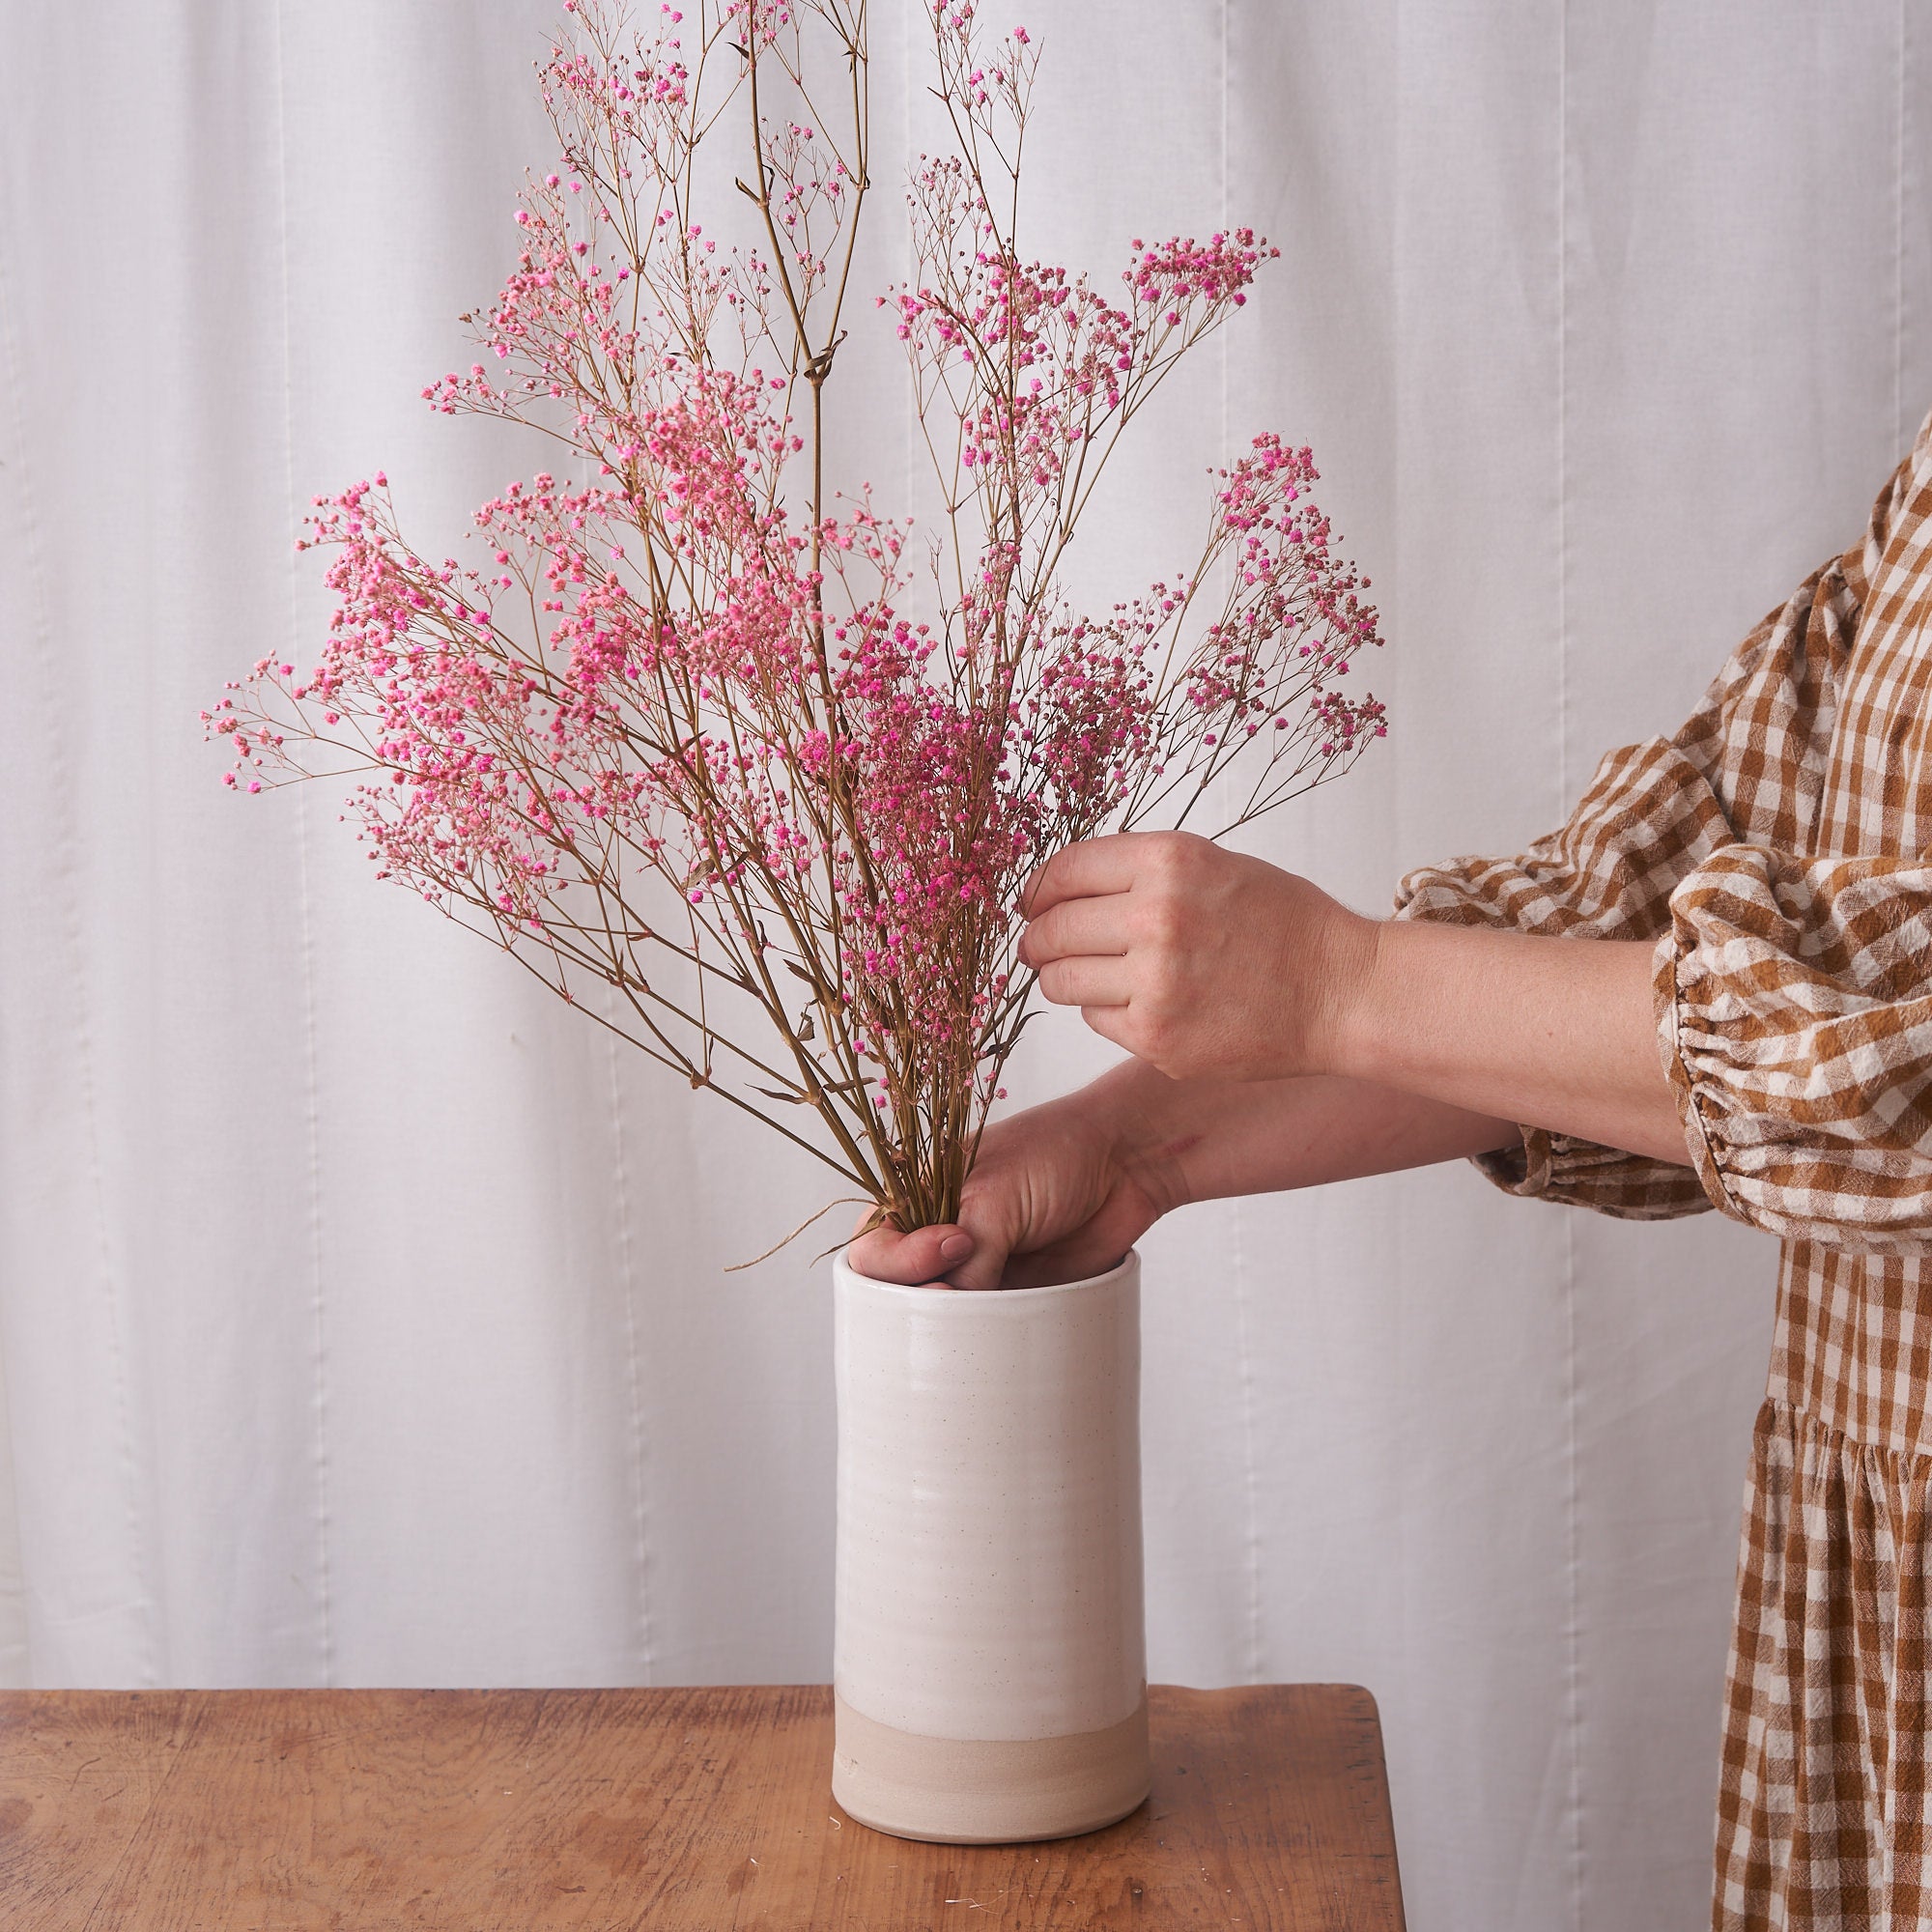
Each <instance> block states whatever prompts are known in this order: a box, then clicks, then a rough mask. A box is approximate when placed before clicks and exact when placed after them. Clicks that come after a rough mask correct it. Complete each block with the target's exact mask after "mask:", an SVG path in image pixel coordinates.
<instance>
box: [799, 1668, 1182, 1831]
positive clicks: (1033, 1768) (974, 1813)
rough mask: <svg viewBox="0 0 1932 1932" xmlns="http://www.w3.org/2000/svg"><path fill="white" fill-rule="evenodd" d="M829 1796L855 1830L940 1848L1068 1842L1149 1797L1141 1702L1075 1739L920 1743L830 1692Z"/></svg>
mask: <svg viewBox="0 0 1932 1932" xmlns="http://www.w3.org/2000/svg"><path fill="white" fill-rule="evenodd" d="M833 1711H834V1722H835V1724H836V1726H837V1739H836V1742H835V1744H834V1746H833V1759H832V1795H833V1797H835V1798H836V1799H838V1802H839V1804H842V1805H843V1806H844V1807H845V1809H846V1811H847V1812H848V1813H849V1814H850V1815H851V1816H852V1817H854V1818H856V1819H858V1821H859V1822H860V1824H862V1825H869V1826H871V1827H872V1829H873V1830H874V1831H876V1832H890V1833H893V1835H894V1836H895V1837H899V1838H924V1839H926V1840H927V1841H929V1842H930V1843H933V1844H939V1845H1013V1844H1023V1843H1025V1842H1027V1841H1028V1840H1030V1839H1035V1838H1070V1837H1073V1836H1074V1835H1076V1834H1077V1833H1081V1832H1097V1831H1099V1830H1100V1828H1101V1827H1102V1826H1103V1825H1112V1824H1116V1823H1118V1822H1119V1821H1120V1820H1121V1819H1122V1818H1124V1817H1125V1816H1126V1815H1127V1813H1128V1812H1129V1811H1131V1810H1133V1809H1134V1807H1135V1806H1136V1805H1137V1804H1140V1803H1141V1802H1142V1801H1143V1800H1144V1799H1145V1798H1146V1797H1147V1795H1148V1781H1149V1773H1148V1716H1147V1698H1146V1696H1145V1695H1143V1696H1142V1698H1141V1701H1140V1706H1139V1708H1138V1709H1137V1710H1136V1711H1135V1712H1134V1714H1133V1716H1132V1717H1131V1718H1127V1719H1123V1720H1122V1722H1120V1723H1118V1724H1114V1725H1111V1726H1110V1727H1109V1728H1108V1729H1106V1730H1104V1731H1083V1732H1081V1733H1079V1734H1078V1735H1076V1736H1073V1737H1060V1738H1026V1739H1022V1740H1021V1741H1020V1742H1019V1743H1017V1744H1002V1743H1000V1742H999V1741H998V1740H995V1739H986V1738H967V1739H961V1738H922V1737H915V1736H914V1735H913V1734H912V1733H911V1732H910V1731H895V1730H894V1729H893V1728H892V1726H891V1725H890V1724H875V1723H874V1722H873V1721H872V1720H871V1719H870V1718H867V1717H864V1716H862V1715H861V1714H860V1713H859V1712H857V1711H855V1710H853V1708H852V1707H851V1705H849V1704H848V1703H846V1701H845V1700H844V1698H842V1697H839V1696H838V1695H837V1694H836V1693H835V1695H834V1699H833Z"/></svg>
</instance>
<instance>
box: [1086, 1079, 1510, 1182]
mask: <svg viewBox="0 0 1932 1932" xmlns="http://www.w3.org/2000/svg"><path fill="white" fill-rule="evenodd" d="M1073 1097H1074V1100H1075V1103H1076V1104H1078V1105H1080V1106H1082V1107H1083V1108H1086V1109H1088V1110H1091V1111H1092V1112H1094V1113H1095V1114H1097V1115H1099V1116H1100V1117H1102V1118H1103V1119H1104V1120H1105V1121H1106V1122H1107V1123H1108V1126H1109V1128H1110V1130H1111V1132H1112V1134H1113V1136H1114V1144H1115V1146H1116V1148H1117V1150H1118V1157H1119V1158H1120V1160H1121V1162H1122V1166H1123V1167H1124V1168H1126V1169H1127V1170H1128V1171H1129V1172H1131V1173H1133V1174H1134V1175H1135V1176H1136V1178H1137V1179H1138V1181H1139V1183H1140V1185H1141V1186H1142V1188H1143V1189H1144V1191H1145V1192H1146V1193H1147V1194H1148V1195H1149V1196H1150V1198H1151V1199H1152V1200H1153V1201H1154V1202H1156V1203H1157V1204H1158V1206H1159V1208H1160V1209H1161V1211H1163V1212H1165V1211H1167V1210H1169V1209H1171V1208H1177V1207H1179V1206H1181V1205H1182V1204H1183V1203H1185V1202H1189V1201H1209V1200H1215V1199H1218V1198H1220V1197H1222V1196H1226V1195H1236V1194H1271V1193H1275V1192H1278V1191H1280V1190H1282V1189H1285V1188H1292V1187H1314V1186H1319V1185H1320V1184H1321V1183H1322V1182H1324V1181H1330V1180H1352V1179H1359V1178H1360V1177H1361V1176H1363V1175H1369V1174H1388V1173H1392V1172H1394V1171H1395V1170H1396V1169H1398V1168H1406V1167H1425V1166H1428V1165H1430V1164H1431V1163H1432V1162H1435V1161H1438V1160H1455V1159H1460V1158H1462V1157H1463V1156H1464V1155H1467V1154H1472V1153H1485V1152H1488V1151H1491V1150H1492V1149H1496V1148H1503V1147H1509V1146H1511V1145H1513V1144H1514V1143H1515V1142H1516V1141H1517V1139H1518V1138H1519V1135H1518V1130H1517V1127H1516V1125H1515V1123H1514V1122H1512V1121H1510V1120H1507V1119H1504V1118H1492V1117H1489V1116H1485V1115H1482V1114H1478V1113H1473V1112H1471V1111H1469V1110H1468V1109H1466V1108H1463V1107H1459V1106H1455V1105H1453V1104H1450V1103H1448V1102H1445V1101H1441V1100H1435V1099H1428V1098H1424V1097H1422V1096H1419V1095H1417V1094H1410V1093H1404V1092H1402V1091H1401V1090H1400V1089H1398V1088H1394V1087H1388V1086H1382V1085H1378V1084H1376V1083H1373V1082H1370V1081H1366V1080H1353V1079H1348V1078H1343V1077H1337V1076H1323V1075H1311V1076H1307V1077H1302V1078H1296V1079H1286V1080H1205V1079H1203V1080H1171V1079H1169V1078H1168V1076H1167V1075H1166V1074H1164V1073H1161V1072H1159V1071H1158V1070H1157V1069H1156V1068H1154V1067H1152V1066H1150V1065H1147V1064H1146V1063H1145V1062H1143V1061H1138V1060H1129V1061H1125V1062H1123V1063H1122V1065H1119V1066H1117V1067H1114V1068H1112V1069H1111V1070H1110V1071H1108V1072H1107V1073H1105V1074H1102V1075H1101V1077H1100V1078H1099V1079H1098V1080H1096V1081H1094V1083H1093V1084H1092V1085H1091V1086H1090V1087H1088V1088H1086V1089H1085V1090H1083V1092H1082V1093H1081V1094H1079V1095H1077V1096H1073Z"/></svg>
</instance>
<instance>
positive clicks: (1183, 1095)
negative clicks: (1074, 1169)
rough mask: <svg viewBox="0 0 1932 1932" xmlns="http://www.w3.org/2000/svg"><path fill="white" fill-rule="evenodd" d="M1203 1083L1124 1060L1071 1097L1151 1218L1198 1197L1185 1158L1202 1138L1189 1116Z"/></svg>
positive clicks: (1110, 1161) (1134, 1061)
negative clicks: (1193, 1094) (1192, 1093)
mask: <svg viewBox="0 0 1932 1932" xmlns="http://www.w3.org/2000/svg"><path fill="white" fill-rule="evenodd" d="M1199 1084H1200V1083H1198V1082H1187V1081H1180V1080H1173V1079H1170V1078H1169V1077H1168V1075H1166V1074H1165V1073H1163V1072H1161V1071H1160V1069H1159V1068H1158V1067H1156V1066H1151V1065H1149V1064H1148V1063H1147V1062H1146V1061H1143V1060H1126V1061H1122V1063H1121V1065H1118V1066H1114V1067H1110V1068H1109V1069H1108V1070H1107V1071H1106V1072H1105V1073H1103V1074H1101V1075H1100V1077H1099V1078H1098V1079H1097V1080H1094V1081H1092V1082H1090V1083H1089V1084H1088V1085H1087V1086H1085V1087H1083V1088H1082V1089H1080V1091H1079V1092H1078V1093H1077V1094H1071V1095H1069V1104H1072V1105H1075V1106H1078V1107H1079V1108H1080V1109H1081V1111H1082V1113H1083V1115H1084V1116H1085V1119H1086V1122H1087V1123H1088V1125H1089V1126H1090V1127H1092V1128H1093V1129H1094V1131H1095V1132H1096V1133H1097V1134H1098V1135H1099V1136H1100V1139H1101V1143H1102V1146H1103V1148H1104V1150H1105V1152H1106V1157H1107V1161H1108V1164H1109V1165H1110V1166H1111V1167H1112V1168H1113V1170H1114V1171H1115V1173H1117V1174H1118V1175H1120V1176H1121V1177H1122V1179H1124V1180H1125V1181H1126V1182H1127V1183H1128V1184H1129V1185H1130V1186H1131V1187H1132V1188H1133V1189H1134V1190H1135V1191H1136V1192H1137V1193H1139V1194H1140V1195H1142V1196H1144V1197H1145V1199H1146V1202H1147V1205H1148V1208H1150V1210H1151V1218H1152V1219H1153V1220H1158V1219H1159V1218H1160V1217H1161V1216H1162V1215H1163V1214H1170V1213H1172V1212H1173V1211H1174V1209H1175V1208H1184V1207H1185V1206H1186V1205H1187V1204H1188V1202H1190V1201H1191V1200H1193V1198H1194V1195H1193V1192H1192V1189H1191V1188H1190V1186H1189V1184H1188V1179H1187V1164H1186V1162H1185V1160H1184V1159H1183V1156H1184V1155H1185V1154H1186V1153H1187V1152H1188V1151H1190V1150H1191V1149H1192V1148H1193V1147H1194V1146H1195V1145H1196V1144H1197V1143H1198V1142H1199V1141H1200V1139H1201V1138H1202V1136H1201V1135H1200V1134H1199V1133H1198V1132H1197V1131H1195V1130H1194V1129H1193V1128H1192V1126H1191V1124H1190V1122H1189V1120H1188V1118H1187V1100H1188V1097H1189V1094H1190V1090H1191V1089H1192V1088H1193V1087H1196V1086H1198V1085H1199Z"/></svg>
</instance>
